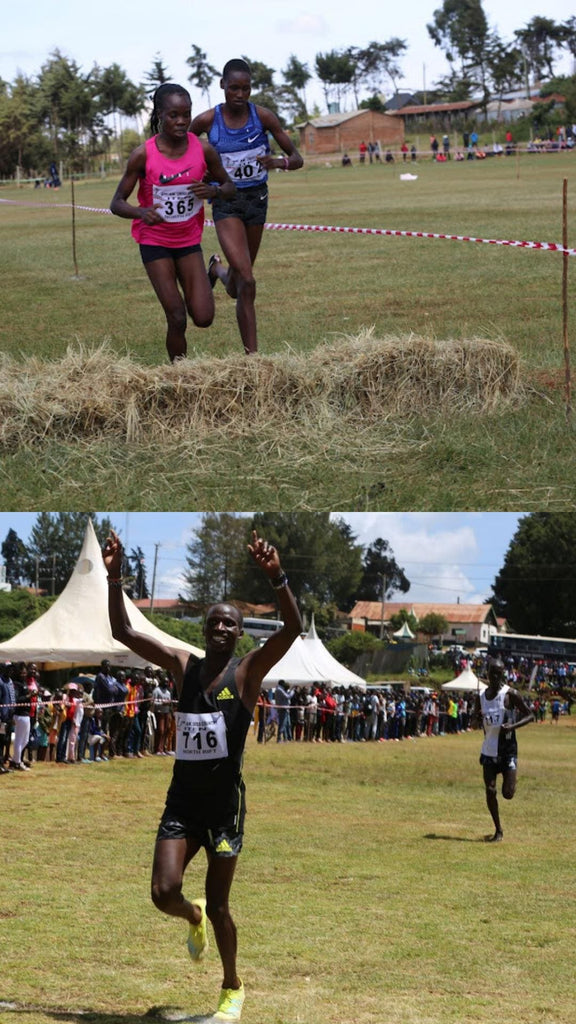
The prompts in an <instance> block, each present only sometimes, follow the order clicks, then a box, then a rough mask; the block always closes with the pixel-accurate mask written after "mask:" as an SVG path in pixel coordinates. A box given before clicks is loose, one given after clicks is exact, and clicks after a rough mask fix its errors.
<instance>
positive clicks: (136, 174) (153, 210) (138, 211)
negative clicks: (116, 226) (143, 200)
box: [110, 146, 163, 224]
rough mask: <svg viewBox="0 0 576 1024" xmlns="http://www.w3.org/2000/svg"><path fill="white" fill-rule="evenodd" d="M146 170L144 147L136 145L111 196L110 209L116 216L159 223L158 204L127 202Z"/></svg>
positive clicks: (160, 218)
mask: <svg viewBox="0 0 576 1024" xmlns="http://www.w3.org/2000/svg"><path fill="white" fill-rule="evenodd" d="M145 171H146V147H145V146H137V147H136V149H133V150H132V152H131V154H130V156H129V158H128V163H127V164H126V170H125V171H124V174H123V175H122V177H121V179H120V181H119V182H118V187H117V189H116V191H115V193H114V195H113V197H112V202H111V203H110V209H111V210H112V213H115V214H116V216H117V217H125V218H126V219H127V220H143V221H145V222H146V224H161V223H163V218H162V217H161V216H160V214H159V213H158V212H157V210H158V206H159V204H156V205H155V206H149V207H143V206H134V205H133V204H132V203H129V202H128V197H129V196H131V195H132V193H133V191H134V189H135V188H136V185H137V184H138V181H139V180H140V178H141V177H142V175H143V174H144V173H145Z"/></svg>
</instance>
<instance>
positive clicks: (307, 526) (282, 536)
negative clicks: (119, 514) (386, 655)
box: [0, 511, 576, 643]
mask: <svg viewBox="0 0 576 1024" xmlns="http://www.w3.org/2000/svg"><path fill="white" fill-rule="evenodd" d="M88 516H90V517H91V519H92V522H93V524H94V528H95V531H96V535H97V537H98V540H99V542H100V543H101V544H103V543H104V541H105V539H106V536H107V535H108V533H109V531H110V528H111V527H114V524H113V523H112V522H111V520H110V519H109V517H107V516H104V517H102V518H99V517H98V516H97V515H96V514H94V513H87V512H58V513H50V512H40V513H39V514H38V516H37V518H36V521H35V523H34V526H33V527H32V529H31V531H30V536H29V538H28V539H27V540H26V541H24V540H23V539H22V538H20V537H19V536H18V534H17V533H16V531H15V530H13V529H10V530H9V531H8V533H7V535H6V538H5V539H4V541H3V543H2V546H1V554H2V560H3V563H4V568H5V576H6V580H7V581H8V582H9V583H10V584H11V585H12V586H13V587H14V588H15V590H14V592H13V593H10V594H3V595H0V598H1V600H0V639H7V638H8V637H10V636H13V635H14V634H15V633H16V632H18V630H19V629H21V628H23V626H25V625H27V624H28V622H30V621H32V619H34V618H36V617H37V616H38V615H39V614H41V612H42V611H44V610H45V609H46V607H48V606H49V604H50V601H51V599H53V598H54V597H56V596H57V595H58V594H60V593H61V592H62V590H63V589H64V587H65V585H66V583H67V582H68V579H69V578H70V575H71V573H72V571H73V569H74V566H75V564H76V561H77V558H78V555H79V552H80V549H81V546H82V542H83V539H84V534H85V530H86V523H87V518H88ZM253 529H255V530H256V531H257V532H258V533H259V534H260V535H262V536H264V537H266V538H267V539H268V540H269V541H270V542H271V543H272V544H275V545H276V546H277V547H278V550H279V551H280V553H281V556H282V563H283V566H284V569H285V571H286V573H287V575H288V577H289V580H290V586H291V588H292V590H293V591H294V594H295V595H296V597H297V600H298V601H299V603H300V606H301V608H302V609H303V611H304V612H305V614H306V615H307V617H308V619H310V617H311V616H312V614H314V616H315V621H316V624H317V626H318V629H319V632H320V633H321V634H324V635H329V633H330V631H331V627H334V626H335V625H341V622H342V618H341V613H342V612H347V611H350V609H351V608H352V607H353V605H354V604H355V602H356V601H359V600H367V601H381V600H382V597H383V596H384V598H385V600H390V598H391V597H392V596H393V595H397V594H400V595H404V594H408V593H409V591H410V586H411V581H410V580H409V578H408V576H407V575H406V572H405V571H404V569H403V568H402V567H401V566H400V565H399V564H398V562H397V561H396V558H395V556H394V552H393V550H392V548H391V545H390V543H389V542H388V541H387V540H386V539H384V538H382V537H379V538H377V539H376V540H374V541H373V542H372V543H371V544H369V545H366V546H365V545H362V544H359V543H358V539H357V537H356V535H355V534H354V532H353V530H352V529H351V527H350V526H349V524H348V523H346V522H345V520H343V519H341V518H338V517H331V516H330V515H329V514H328V513H315V512H304V511H297V512H290V513H256V514H255V515H253V516H245V515H237V514H234V513H228V512H226V513H205V514H204V515H203V516H202V517H201V520H200V524H199V526H198V527H197V528H196V530H195V531H194V534H193V537H192V540H191V541H190V542H189V544H188V545H187V549H186V560H185V570H184V574H183V586H182V593H181V595H180V597H181V599H182V600H183V601H186V602H190V603H192V604H193V605H195V606H196V607H197V609H198V610H199V612H201V611H203V610H204V609H205V608H206V607H207V606H208V605H210V604H213V603H215V602H217V601H225V600H227V601H234V600H240V601H246V602H249V603H253V604H270V603H272V602H273V592H272V591H271V590H270V587H269V586H268V585H267V583H266V580H264V579H263V578H262V574H261V573H259V572H257V571H256V570H255V568H254V565H253V563H252V561H251V559H250V557H249V554H248V550H247V544H248V542H249V541H250V539H251V536H252V530H253ZM575 552H576V513H575V512H566V513H553V512H534V513H531V514H528V515H526V516H524V517H522V519H521V520H520V522H519V525H518V528H517V530H516V533H515V534H514V537H513V538H512V539H511V541H510V544H509V547H508V551H507V552H506V556H505V558H504V563H503V565H502V567H501V569H500V570H499V572H498V573H497V575H496V577H495V580H494V583H493V585H492V594H491V595H490V597H488V598H487V601H489V602H490V603H491V604H492V605H493V607H494V610H495V612H496V614H497V615H499V616H502V617H504V618H506V619H507V620H508V622H509V624H510V626H511V627H512V629H513V631H515V632H518V633H530V634H534V635H536V634H541V635H543V636H546V635H547V636H562V637H567V638H569V637H576V555H575ZM123 577H124V580H125V588H126V591H127V593H128V595H129V596H130V597H132V598H139V597H148V596H149V586H148V580H147V570H146V562H145V557H144V552H143V550H142V548H141V547H140V546H136V547H133V548H131V549H130V550H129V551H127V552H126V562H125V566H124V569H123ZM26 587H30V588H32V590H33V591H34V592H35V593H36V592H38V591H40V592H41V594H42V595H43V596H41V597H34V598H33V599H32V598H30V595H29V594H28V593H26V592H23V588H26ZM404 620H407V621H408V623H409V624H410V626H411V628H412V629H413V630H415V628H416V627H417V628H418V629H419V630H420V631H421V632H424V633H427V634H429V635H431V636H432V635H437V634H440V633H443V632H446V628H447V626H444V625H443V623H442V614H441V607H439V609H438V612H437V613H434V614H431V616H429V617H428V621H426V622H423V621H420V622H418V623H416V622H415V621H414V619H413V617H411V615H410V612H409V610H407V611H406V613H405V614H401V615H400V616H398V619H397V620H396V621H395V625H396V626H399V625H401V623H402V622H403V621H404ZM172 625H173V626H174V628H175V629H176V625H177V624H176V623H174V621H173V620H172ZM164 628H166V625H165V624H164ZM194 642H196V643H198V642H199V634H198V637H197V638H196V640H195V641H194Z"/></svg>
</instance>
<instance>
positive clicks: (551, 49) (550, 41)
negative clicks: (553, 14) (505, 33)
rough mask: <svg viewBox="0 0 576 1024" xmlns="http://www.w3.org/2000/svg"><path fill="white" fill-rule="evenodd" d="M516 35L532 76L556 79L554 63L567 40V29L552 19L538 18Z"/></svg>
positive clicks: (533, 19) (519, 30)
mask: <svg viewBox="0 0 576 1024" xmlns="http://www.w3.org/2000/svg"><path fill="white" fill-rule="evenodd" d="M514 35H515V36H516V39H517V40H518V43H519V45H520V49H521V50H522V52H523V54H524V56H525V57H526V60H527V62H528V65H529V68H530V70H531V72H532V75H533V76H534V77H535V78H537V79H540V78H541V77H542V76H543V75H544V74H547V75H548V76H549V77H550V78H553V77H554V61H555V60H556V59H557V57H558V55H559V51H560V49H561V47H562V44H563V43H564V42H565V40H566V27H565V26H563V25H562V24H559V23H558V22H556V21H554V20H553V19H552V18H544V17H540V16H538V15H537V16H536V17H534V18H532V19H531V21H529V22H528V24H527V25H526V26H525V27H524V28H521V29H518V30H517V31H516V32H515V33H514Z"/></svg>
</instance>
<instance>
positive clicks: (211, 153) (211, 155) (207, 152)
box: [190, 139, 236, 199]
mask: <svg viewBox="0 0 576 1024" xmlns="http://www.w3.org/2000/svg"><path fill="white" fill-rule="evenodd" d="M200 142H201V145H202V148H203V150H204V159H205V160H206V166H207V168H208V171H207V174H206V180H205V181H195V182H194V184H193V185H191V186H190V187H191V189H192V191H193V192H194V195H196V196H198V198H199V199H215V198H216V196H222V198H223V199H232V198H233V197H234V196H235V195H236V186H235V184H234V182H233V181H232V179H231V178H229V177H228V175H227V174H226V171H225V170H224V165H223V164H222V160H221V158H220V154H219V153H218V152H217V151H216V150H215V149H214V146H211V145H210V143H209V142H206V141H205V140H204V139H201V140H200ZM214 182H218V184H216V185H215V184H214Z"/></svg>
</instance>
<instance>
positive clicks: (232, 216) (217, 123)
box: [191, 59, 303, 355]
mask: <svg viewBox="0 0 576 1024" xmlns="http://www.w3.org/2000/svg"><path fill="white" fill-rule="evenodd" d="M220 85H221V87H222V89H223V90H224V103H222V104H220V105H219V106H217V107H213V108H212V109H211V110H206V111H204V113H202V114H198V116H197V117H195V118H194V120H193V121H192V128H191V130H192V131H193V132H195V134H196V135H202V134H206V135H207V136H208V141H209V142H210V143H211V144H212V146H213V147H214V149H215V150H216V151H217V152H218V153H219V154H220V156H221V158H222V163H223V165H224V168H225V170H226V171H227V173H228V175H229V176H230V178H231V179H232V181H233V182H234V184H235V185H236V190H237V191H236V196H235V197H234V198H233V199H232V200H226V199H225V198H224V197H221V196H218V197H217V198H215V199H214V201H213V203H212V211H213V216H214V223H215V225H216V234H217V235H218V241H219V242H220V245H221V246H222V251H223V253H224V256H225V257H226V259H227V260H228V266H227V267H226V266H224V265H223V263H222V262H221V260H220V257H219V256H217V255H216V254H214V255H213V256H212V257H211V258H210V262H209V264H208V276H209V278H210V283H211V284H212V286H213V287H214V285H215V284H216V281H218V280H220V281H222V283H223V285H224V287H225V288H226V291H227V293H228V295H229V296H230V297H231V298H232V299H235V300H236V318H237V320H238V327H239V329H240V337H241V338H242V343H243V345H244V350H245V352H246V353H247V354H248V355H252V353H254V352H256V351H257V349H258V339H257V331H256V313H255V309H254V300H255V297H256V282H255V280H254V274H253V271H252V268H253V266H254V262H255V260H256V256H257V255H258V250H259V248H260V242H261V240H262V232H263V230H264V224H265V222H266V210H267V204H268V188H267V182H268V171H269V170H272V169H273V168H281V169H282V170H285V171H296V170H298V168H299V167H302V164H303V160H302V157H301V156H300V153H299V152H298V150H297V149H296V147H295V146H294V144H293V142H292V140H291V138H290V136H289V135H288V134H287V133H286V132H285V131H284V129H283V128H282V125H281V124H280V121H279V120H278V118H277V117H276V114H274V113H273V112H272V111H271V110H267V109H266V107H259V106H255V104H254V103H250V101H249V99H250V91H251V85H252V81H251V73H250V67H249V65H248V64H247V63H246V61H245V60H240V59H237V60H236V59H235V60H229V61H228V63H227V64H226V66H225V67H224V71H223V73H222V79H221V82H220ZM268 134H270V135H272V137H273V138H274V139H275V140H276V142H277V143H278V145H279V147H280V149H281V150H282V151H283V152H284V153H285V154H286V155H285V156H273V155H272V154H271V152H270V146H269V143H268Z"/></svg>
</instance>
